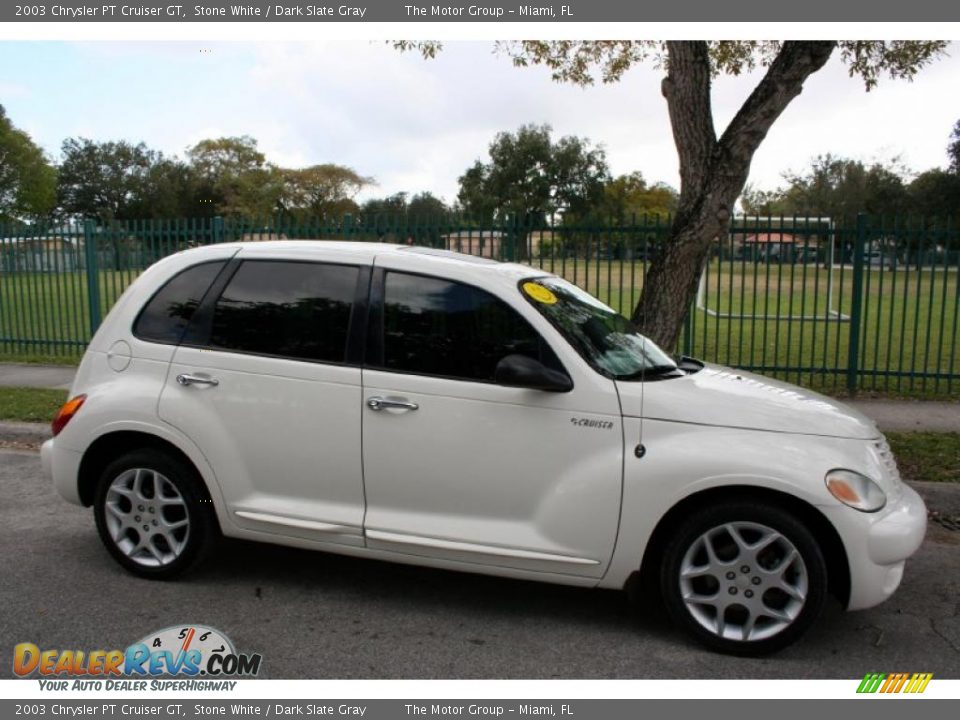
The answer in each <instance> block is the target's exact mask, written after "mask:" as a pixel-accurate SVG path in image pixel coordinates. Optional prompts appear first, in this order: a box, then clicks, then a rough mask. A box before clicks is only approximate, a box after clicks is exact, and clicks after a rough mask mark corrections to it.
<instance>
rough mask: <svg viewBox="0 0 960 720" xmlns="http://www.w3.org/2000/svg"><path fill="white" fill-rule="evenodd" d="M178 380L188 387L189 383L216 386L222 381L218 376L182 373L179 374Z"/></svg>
mask: <svg viewBox="0 0 960 720" xmlns="http://www.w3.org/2000/svg"><path fill="white" fill-rule="evenodd" d="M177 382H178V383H180V384H181V385H183V386H184V387H187V386H189V385H209V386H210V387H216V386H217V385H219V384H220V381H219V380H217V379H216V378H209V377H202V376H200V375H186V374H181V375H177Z"/></svg>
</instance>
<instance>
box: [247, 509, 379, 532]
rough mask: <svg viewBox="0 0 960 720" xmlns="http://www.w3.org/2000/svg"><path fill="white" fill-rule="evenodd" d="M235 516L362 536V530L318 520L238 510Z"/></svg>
mask: <svg viewBox="0 0 960 720" xmlns="http://www.w3.org/2000/svg"><path fill="white" fill-rule="evenodd" d="M234 515H236V516H237V517H240V518H243V519H245V520H254V521H256V522H263V523H270V524H272V525H284V526H286V527H294V528H300V529H302V530H314V531H316V532H323V533H336V534H340V535H357V536H360V534H361V533H360V528H358V527H353V526H351V525H336V524H334V523H325V522H317V521H316V520H300V519H299V518H291V517H283V516H280V515H268V514H266V513H258V512H250V511H248V510H237V511H236V512H234Z"/></svg>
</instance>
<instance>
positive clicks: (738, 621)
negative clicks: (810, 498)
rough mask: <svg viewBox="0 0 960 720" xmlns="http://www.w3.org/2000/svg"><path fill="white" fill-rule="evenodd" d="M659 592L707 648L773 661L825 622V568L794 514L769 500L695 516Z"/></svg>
mask: <svg viewBox="0 0 960 720" xmlns="http://www.w3.org/2000/svg"><path fill="white" fill-rule="evenodd" d="M708 544H709V548H708ZM711 551H712V556H711V554H710V552H711ZM660 588H661V592H662V595H663V600H664V604H665V605H666V607H667V611H668V612H669V613H670V616H671V617H672V618H673V620H674V622H676V623H677V625H679V626H680V627H682V628H684V629H685V630H686V631H687V632H688V633H689V634H690V635H692V636H693V637H694V638H695V639H696V640H697V641H698V642H700V643H701V644H703V645H705V646H707V647H709V648H711V649H713V650H719V651H721V652H724V653H729V654H733V655H756V656H758V655H767V654H770V653H773V652H776V651H778V650H781V649H783V648H785V647H787V646H788V645H790V644H791V643H793V642H795V641H796V640H798V639H799V638H800V637H801V636H802V635H803V634H804V632H806V631H807V629H808V628H809V627H810V626H811V625H812V624H813V623H814V621H816V619H817V618H818V617H819V615H820V613H821V611H822V610H823V606H824V604H825V602H826V597H827V567H826V563H825V561H824V559H823V553H822V552H821V550H820V547H819V545H818V544H817V541H816V539H815V538H814V536H813V534H812V533H811V532H810V530H809V529H807V527H806V526H805V525H804V524H803V523H802V522H800V521H799V520H798V519H797V518H796V517H795V516H793V515H791V514H790V513H788V512H787V511H785V510H783V509H782V508H780V507H778V506H776V505H773V504H768V503H764V502H751V501H746V500H744V501H726V502H720V503H718V504H717V505H712V506H709V507H705V508H702V509H700V510H697V511H695V512H694V513H693V514H692V515H690V516H689V517H688V518H687V519H686V520H684V521H683V522H682V524H681V525H680V526H679V527H678V528H677V530H676V533H675V534H674V537H673V539H672V540H671V541H670V542H669V543H668V546H667V549H666V552H665V553H664V557H663V561H662V564H661V566H660ZM700 598H702V599H703V602H697V599H700ZM721 619H722V621H723V622H722V623H721V622H720V620H721Z"/></svg>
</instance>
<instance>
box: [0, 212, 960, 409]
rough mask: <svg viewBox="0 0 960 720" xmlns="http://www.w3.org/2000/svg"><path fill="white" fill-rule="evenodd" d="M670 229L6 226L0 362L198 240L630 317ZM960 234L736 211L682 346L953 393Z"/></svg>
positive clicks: (656, 224)
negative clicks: (265, 244) (480, 262)
mask: <svg viewBox="0 0 960 720" xmlns="http://www.w3.org/2000/svg"><path fill="white" fill-rule="evenodd" d="M669 224H670V223H669V219H667V218H659V217H649V218H635V219H633V220H632V221H631V222H629V223H627V224H619V225H613V224H604V225H599V224H598V225H590V226H587V225H577V226H570V225H556V226H550V225H549V224H545V223H536V224H526V223H522V222H506V223H499V224H492V225H491V224H482V225H481V224H478V223H472V222H468V221H465V220H462V219H459V218H444V219H442V220H439V219H435V218H407V217H402V218H400V217H384V216H377V217H372V218H359V217H356V218H355V217H350V216H346V217H344V218H342V219H341V220H339V221H338V222H336V223H324V222H321V221H310V222H294V221H289V220H287V221H284V220H282V219H271V220H270V221H267V222H256V223H254V222H230V221H225V220H222V219H220V218H211V219H204V220H170V221H166V220H148V221H131V222H123V223H115V224H113V225H111V226H109V227H102V226H98V225H97V224H95V223H93V222H86V223H82V224H70V225H63V226H44V227H41V226H37V225H34V226H29V227H22V226H21V227H17V228H14V227H4V226H2V225H0V359H4V358H6V359H11V358H20V357H28V358H35V357H44V356H64V357H75V356H78V355H79V354H80V353H82V351H83V348H84V347H85V346H86V344H87V342H88V340H89V338H90V337H91V335H92V331H93V330H95V329H96V328H97V326H98V325H99V323H100V321H101V319H102V318H103V316H104V315H105V314H106V313H107V311H108V310H109V309H110V307H111V305H112V304H113V303H114V302H115V301H116V299H117V298H118V297H119V295H120V293H121V292H122V291H123V290H124V288H125V287H126V286H127V285H128V284H129V283H130V282H131V281H132V280H133V279H134V278H135V277H136V276H137V275H138V274H139V273H140V272H141V271H142V270H143V269H144V268H146V267H147V266H149V265H150V264H151V263H153V262H154V261H156V260H158V259H159V258H161V257H164V256H166V255H169V254H171V253H173V252H177V251H179V250H183V249H186V248H190V247H196V246H199V245H206V244H211V243H220V242H229V241H238V240H239V241H258V240H269V239H282V238H287V239H294V238H301V239H315V238H330V239H348V240H357V241H381V242H396V243H406V244H417V245H429V246H432V247H440V248H447V249H451V250H458V251H460V252H466V253H471V254H474V255H482V256H485V257H492V258H495V259H500V260H513V261H516V262H522V263H526V264H528V265H531V266H534V267H538V268H543V269H545V270H548V271H550V272H554V273H556V274H558V275H561V276H563V277H565V278H567V279H568V280H571V281H573V282H575V283H576V284H578V285H580V286H581V287H583V288H584V289H586V290H588V291H589V292H591V293H592V294H593V295H595V296H597V297H599V298H600V299H601V300H603V301H604V302H606V303H608V304H609V305H611V306H613V307H615V308H617V309H618V310H620V311H621V312H623V313H624V314H626V315H629V314H630V312H631V310H632V308H633V307H634V305H635V304H636V302H637V300H638V299H639V297H640V292H641V289H642V288H643V278H644V275H645V272H646V270H647V267H648V264H649V262H650V261H651V259H652V258H653V257H654V256H655V254H656V253H657V252H658V248H659V247H660V244H661V243H662V242H663V241H664V240H665V238H666V236H667V233H668V229H669ZM958 269H960V228H958V226H957V224H956V223H952V222H946V221H938V220H932V219H924V218H879V217H868V216H865V215H859V216H857V217H853V218H816V217H791V218H784V217H777V218H770V217H737V218H735V220H734V222H733V223H732V226H731V229H730V232H729V233H728V234H727V235H726V236H724V237H723V238H720V239H718V240H717V241H716V242H715V244H714V246H713V248H712V251H711V257H710V260H709V262H708V264H707V266H706V268H705V269H704V272H703V275H702V277H701V280H700V285H699V291H698V293H697V298H696V301H695V302H694V303H693V305H692V306H691V309H690V313H689V315H688V318H687V322H686V325H685V327H684V332H683V336H682V340H681V347H679V348H678V351H679V352H682V353H683V354H686V355H692V356H694V357H699V358H702V359H704V360H708V361H711V362H717V363H721V364H724V365H732V366H735V367H739V368H743V369H748V370H755V371H758V372H761V373H764V374H768V375H772V376H775V377H779V378H782V379H785V380H788V381H790V382H795V383H797V384H800V385H804V386H808V387H813V388H817V389H822V390H826V391H829V392H848V393H853V392H857V391H876V392H882V393H896V394H905V395H938V396H960V361H958V353H960V345H958V330H960V327H958V319H960V284H958V274H960V273H958Z"/></svg>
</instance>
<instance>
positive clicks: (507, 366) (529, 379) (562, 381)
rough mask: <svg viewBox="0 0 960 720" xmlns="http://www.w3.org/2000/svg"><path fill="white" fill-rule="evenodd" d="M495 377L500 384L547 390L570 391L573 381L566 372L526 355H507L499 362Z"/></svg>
mask: <svg viewBox="0 0 960 720" xmlns="http://www.w3.org/2000/svg"><path fill="white" fill-rule="evenodd" d="M493 379H494V380H496V382H497V384H498V385H507V386H510V387H520V388H529V389H530V390H546V391H547V392H570V391H571V390H573V381H572V380H571V379H570V378H569V377H567V375H566V373H562V372H558V371H556V370H551V369H550V368H548V367H547V366H546V365H544V364H543V363H542V362H540V361H539V360H534V359H533V358H532V357H527V356H526V355H507V356H506V357H505V358H503V360H501V361H500V362H498V363H497V368H496V370H494V373H493Z"/></svg>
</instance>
